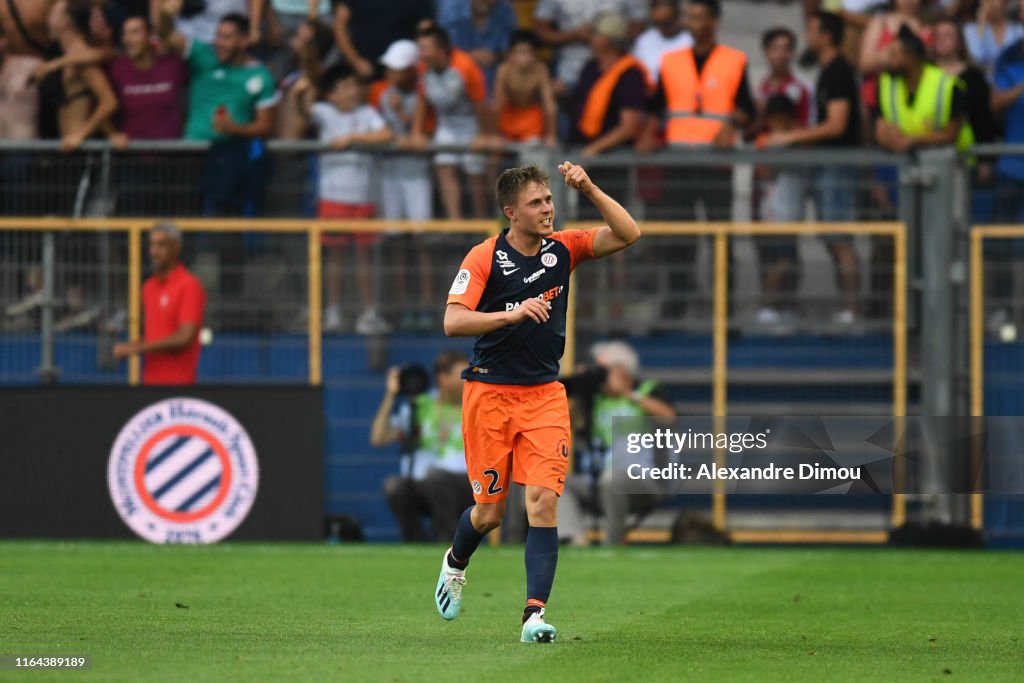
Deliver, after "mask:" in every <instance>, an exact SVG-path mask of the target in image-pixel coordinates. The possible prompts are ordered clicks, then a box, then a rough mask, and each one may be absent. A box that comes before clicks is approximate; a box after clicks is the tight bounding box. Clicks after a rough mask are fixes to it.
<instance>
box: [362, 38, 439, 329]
mask: <svg viewBox="0 0 1024 683" xmlns="http://www.w3.org/2000/svg"><path fill="white" fill-rule="evenodd" d="M380 61H381V64H383V65H384V67H385V69H386V79H387V80H386V81H385V85H384V88H383V89H382V90H381V92H380V95H379V98H378V101H377V108H378V109H379V110H380V113H381V116H383V117H384V120H385V121H387V124H388V127H389V128H391V131H392V133H393V134H394V136H395V138H396V139H397V141H398V146H399V147H402V148H405V147H408V146H409V145H410V140H409V136H410V135H411V134H412V124H413V120H414V119H415V117H416V106H417V102H418V99H419V95H418V93H417V86H418V82H419V75H418V74H417V72H416V65H417V62H418V61H419V49H418V48H417V47H416V43H414V42H413V41H411V40H396V41H395V42H393V43H392V44H391V45H390V46H389V47H388V49H387V51H386V52H385V53H384V56H383V57H381V58H380ZM380 173H381V206H380V208H381V212H382V214H383V216H384V218H386V219H388V220H411V221H427V220H430V219H431V218H432V217H433V213H434V210H433V205H434V194H433V189H434V188H433V183H432V182H431V177H430V160H429V159H428V158H427V157H425V156H423V155H418V154H393V155H391V154H389V155H385V156H384V157H383V158H382V159H381V160H380ZM443 239H444V238H443V236H437V235H422V234H409V233H404V234H398V235H393V236H391V237H389V244H390V245H393V247H389V251H390V252H391V253H392V254H394V257H395V258H396V259H397V261H398V264H399V267H397V268H394V269H393V273H392V278H391V282H392V290H391V299H392V300H393V301H397V302H400V305H401V308H402V312H401V318H400V321H399V325H400V326H401V327H402V328H403V329H411V328H419V329H422V330H428V329H433V326H434V321H433V315H432V314H431V312H432V310H433V309H434V303H435V301H434V280H433V278H432V277H431V274H432V272H433V263H434V262H435V260H436V259H437V258H438V257H440V256H441V253H440V251H441V249H443V247H442V246H441V245H439V241H443ZM410 261H411V262H415V263H418V265H419V267H418V268H417V267H415V266H411V265H410V266H408V267H407V264H408V263H409V262H410ZM414 275H415V278H416V279H417V280H418V285H419V286H418V287H417V288H416V289H417V292H416V294H415V295H411V294H407V289H408V288H407V287H406V281H407V279H408V278H411V277H413V276H414Z"/></svg>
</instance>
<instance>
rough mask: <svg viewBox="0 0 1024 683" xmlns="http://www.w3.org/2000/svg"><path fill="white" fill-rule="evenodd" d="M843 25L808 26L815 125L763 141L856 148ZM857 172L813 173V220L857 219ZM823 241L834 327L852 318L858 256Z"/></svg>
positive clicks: (856, 101)
mask: <svg viewBox="0 0 1024 683" xmlns="http://www.w3.org/2000/svg"><path fill="white" fill-rule="evenodd" d="M843 28H844V27H843V20H842V18H841V17H840V16H839V15H838V14H833V13H832V12H818V13H816V14H814V15H812V16H811V18H810V20H808V22H807V49H808V50H809V51H810V53H811V54H813V55H814V56H815V57H816V59H817V60H818V64H819V66H820V67H821V68H820V71H819V72H818V80H817V82H816V83H815V87H814V93H815V100H816V104H815V112H816V116H817V123H816V125H813V126H811V127H810V128H806V129H803V130H793V131H786V132H776V133H773V134H771V135H769V136H768V139H767V144H768V145H769V146H779V147H784V146H789V145H810V146H816V147H857V146H859V145H860V138H861V135H860V128H861V124H860V121H861V116H860V97H859V94H858V87H857V74H856V72H855V71H854V69H853V66H852V65H851V64H850V62H849V61H847V59H846V57H844V56H843V55H842V53H841V52H840V51H839V46H840V45H842V44H843ZM856 183H857V169H855V168H849V167H844V166H824V167H822V168H819V169H815V172H814V183H813V184H814V189H815V199H816V200H817V209H818V219H819V220H822V221H853V220H855V219H856V204H855V201H854V200H855V194H856V192H855V190H856ZM822 239H824V241H825V244H826V246H827V247H828V249H829V251H830V253H831V256H832V260H833V262H834V264H835V269H836V282H837V285H838V288H839V291H840V293H841V296H842V304H841V305H842V308H841V309H840V310H839V311H837V312H836V314H835V315H834V316H833V318H834V322H836V323H839V324H842V325H849V324H852V323H853V322H854V321H855V320H856V316H857V292H858V290H859V288H860V285H859V272H858V261H857V252H856V251H854V248H853V238H852V237H851V236H850V235H838V234H836V235H826V236H824V237H823V238H822Z"/></svg>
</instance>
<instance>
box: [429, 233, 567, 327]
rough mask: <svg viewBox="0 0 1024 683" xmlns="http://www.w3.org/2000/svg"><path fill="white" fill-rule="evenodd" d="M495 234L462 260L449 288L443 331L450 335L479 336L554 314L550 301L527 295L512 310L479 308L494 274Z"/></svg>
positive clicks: (539, 321) (542, 319)
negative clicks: (485, 309) (488, 281)
mask: <svg viewBox="0 0 1024 683" xmlns="http://www.w3.org/2000/svg"><path fill="white" fill-rule="evenodd" d="M494 242H495V238H493V237H492V238H490V239H488V240H486V241H484V242H482V243H481V244H478V245H477V246H475V247H473V248H472V249H471V250H470V252H469V253H468V254H466V258H465V259H463V261H462V266H461V267H460V268H459V273H458V275H456V276H455V281H454V282H453V283H452V288H451V290H449V292H448V307H447V308H446V309H445V311H444V333H445V335H447V336H449V337H479V336H480V335H482V334H487V333H488V332H493V331H494V330H500V329H501V328H503V327H507V326H509V325H517V324H519V323H521V322H524V321H526V320H528V319H529V320H533V321H534V322H535V323H542V322H544V321H546V320H547V319H548V317H549V316H550V315H551V313H550V311H551V304H550V303H548V302H547V301H542V300H540V299H527V300H526V301H524V302H522V303H521V304H520V305H519V306H517V307H515V308H514V309H513V310H511V311H491V312H486V313H485V312H483V311H478V310H476V308H477V306H479V305H480V299H481V298H483V295H484V289H485V288H486V286H487V280H488V279H489V278H490V276H491V262H492V261H493V256H494Z"/></svg>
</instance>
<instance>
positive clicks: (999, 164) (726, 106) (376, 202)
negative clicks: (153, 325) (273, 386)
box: [0, 0, 1024, 330]
mask: <svg viewBox="0 0 1024 683" xmlns="http://www.w3.org/2000/svg"><path fill="white" fill-rule="evenodd" d="M721 5H722V3H721V2H719V0H688V2H678V1H677V0H433V1H431V0H388V2H385V3H381V2H370V1H369V0H59V1H57V2H55V3H54V4H53V5H52V7H51V9H50V12H49V15H48V16H47V19H46V21H47V29H48V32H49V35H50V37H51V39H52V44H51V45H50V46H49V48H48V55H47V57H46V58H43V57H39V56H26V55H15V54H9V50H8V44H9V41H8V40H7V38H6V37H0V133H2V137H3V138H5V139H14V140H19V139H21V140H29V139H38V138H43V139H46V138H49V139H59V140H60V144H61V147H62V149H64V150H67V151H70V150H74V149H76V148H78V147H79V146H80V145H81V144H82V142H83V141H84V140H86V139H89V138H94V137H99V138H104V137H105V138H107V139H109V140H110V142H111V143H112V144H113V145H114V146H115V148H122V149H123V148H124V147H125V146H126V145H127V144H128V143H130V142H131V141H133V140H168V139H177V138H181V139H186V140H199V141H208V142H210V143H211V147H210V151H209V153H208V154H207V157H206V159H205V162H204V166H203V170H202V174H201V176H202V177H201V179H200V181H199V185H200V191H199V194H200V195H201V200H200V207H201V211H202V213H203V214H204V215H246V216H253V215H259V214H260V213H261V211H262V206H261V205H262V202H263V201H264V198H265V196H266V190H267V185H268V182H269V178H270V177H271V171H270V160H269V158H268V157H269V155H268V153H267V151H266V149H265V145H264V142H265V141H266V140H268V139H275V138H277V139H292V140H297V139H305V138H311V139H319V140H321V141H323V142H325V143H327V144H329V145H330V147H331V148H332V149H333V150H334V151H333V152H332V153H324V154H322V155H320V158H319V168H316V169H314V175H315V176H316V181H315V182H316V184H317V192H316V195H317V196H316V202H315V207H316V208H315V211H316V213H317V215H319V216H321V217H337V218H369V217H374V216H377V215H380V216H382V217H384V218H389V219H402V218H407V219H427V218H431V217H435V216H437V217H445V218H451V219H457V218H463V217H474V218H483V217H486V216H489V215H493V213H494V211H493V208H494V207H493V206H492V201H493V200H492V199H491V198H490V197H489V193H488V191H487V188H488V187H489V185H490V184H491V183H490V182H489V180H490V179H492V178H493V177H494V176H495V174H496V172H497V170H498V163H499V162H498V161H497V157H496V156H495V154H496V153H497V151H498V150H500V149H502V148H503V147H504V146H505V145H507V144H509V143H527V144H537V145H549V146H555V145H561V146H567V147H571V148H573V149H574V150H576V153H577V156H578V158H581V159H583V160H584V163H585V160H586V159H587V158H588V157H594V156H596V155H601V154H605V153H607V152H611V151H617V150H628V151H632V152H635V153H638V154H645V153H649V152H652V151H653V150H656V149H659V148H661V147H666V146H667V147H670V148H671V147H693V146H709V147H734V146H738V145H754V146H758V147H797V146H805V147H806V146H820V147H857V146H867V145H877V146H879V147H881V148H884V149H888V150H892V151H898V152H900V151H906V150H908V149H911V148H914V147H921V146H930V145H946V144H955V145H957V146H958V147H966V146H969V145H970V144H972V143H975V142H993V141H998V140H1004V141H1006V142H1021V141H1024V100H1022V99H1021V94H1022V93H1024V24H1022V20H1024V3H1022V4H1019V5H1018V4H1017V3H1013V2H1010V1H1009V0H931V1H929V0H892V2H888V3H886V2H880V1H879V0H821V1H817V2H816V1H814V0H805V2H804V3H803V5H804V11H805V14H806V17H807V19H808V24H807V32H806V36H803V35H801V36H798V35H797V33H796V32H795V31H793V30H792V29H791V28H788V27H781V26H780V27H769V28H768V29H767V30H766V31H765V32H764V35H763V40H762V48H763V51H762V54H747V53H745V52H744V51H742V50H740V49H737V48H735V47H731V46H729V45H727V44H724V43H721V42H719V34H720V30H721V29H722V28H723V27H722V26H721V24H722V23H723V19H722V6H721ZM801 43H803V45H802V46H801ZM39 47H46V46H39ZM801 55H803V56H802V57H801ZM798 58H799V59H800V60H801V61H803V62H804V63H805V66H813V65H815V64H816V66H817V68H818V75H817V82H816V83H815V84H813V85H812V84H811V83H808V82H807V81H805V80H804V79H803V78H801V77H800V76H798V75H796V70H795V62H796V61H797V60H798ZM752 62H753V63H756V64H758V65H761V64H763V65H766V66H767V75H766V76H765V77H764V78H763V79H761V80H760V81H759V82H753V81H752V79H751V77H750V70H751V69H750V65H751V63H752ZM429 143H434V144H435V145H441V146H447V148H445V149H442V150H439V151H437V152H436V153H434V154H433V156H432V159H431V158H430V157H429V156H427V155H426V153H425V151H426V150H427V149H428V144H429ZM375 145H377V146H383V145H391V146H393V147H397V148H398V149H400V150H409V152H410V153H409V154H408V155H389V156H387V157H386V158H385V161H384V162H383V163H381V164H376V163H375V161H374V156H373V155H372V154H371V153H370V152H371V149H370V148H371V147H372V146H375ZM452 148H455V149H452ZM431 162H432V163H431ZM12 163H13V164H14V165H15V166H17V164H19V163H21V164H23V163H24V161H23V160H22V161H18V160H16V159H15V160H13V161H12V160H10V159H7V160H5V164H4V165H5V166H7V167H8V168H6V169H5V171H4V173H5V175H6V174H9V173H11V170H10V166H11V164H12ZM641 170H642V171H644V172H646V173H648V174H651V175H650V177H646V176H645V178H644V181H645V185H646V186H647V187H646V193H645V196H644V197H643V199H644V201H646V202H649V203H650V204H652V205H658V204H659V202H660V203H662V204H665V205H666V206H665V207H663V208H667V209H668V210H670V213H671V215H672V216H673V217H676V218H678V219H688V218H711V219H723V218H724V219H728V218H729V216H730V212H731V211H732V206H733V205H732V197H731V183H730V181H729V178H730V174H731V171H730V170H729V169H728V168H695V169H681V170H679V171H678V172H675V171H674V174H675V175H674V176H673V178H672V182H673V183H681V184H683V185H685V184H686V183H687V182H689V181H692V182H693V183H695V184H696V183H700V185H699V186H700V187H702V188H706V189H707V191H706V192H701V193H700V196H699V197H696V198H695V199H689V198H681V197H679V196H678V193H672V192H667V191H664V188H666V187H668V184H667V183H666V184H665V185H664V186H663V188H662V191H661V192H660V193H659V192H658V191H657V190H658V186H659V182H663V181H662V180H661V179H660V177H659V176H658V172H659V169H641ZM688 174H689V175H692V176H693V177H692V178H689V177H688ZM893 174H894V171H893V170H892V169H876V170H875V171H874V172H873V176H872V178H870V179H868V184H869V185H872V186H873V189H872V191H871V202H870V203H871V205H872V207H873V208H872V213H871V215H870V216H867V215H864V214H865V212H863V211H861V212H859V214H860V215H858V208H857V206H855V202H856V194H855V192H853V191H852V189H853V188H855V187H857V186H858V184H859V183H860V182H861V181H863V180H864V177H863V174H861V175H860V176H858V175H857V174H856V171H855V169H850V168H840V167H831V168H827V169H823V170H821V171H820V172H816V173H814V174H806V173H801V172H797V171H792V172H789V171H784V170H766V169H761V170H759V171H758V176H757V178H758V183H757V192H756V202H755V203H756V208H755V210H754V214H755V216H756V217H758V218H761V219H765V220H773V221H791V220H799V219H800V218H801V216H802V215H803V211H804V207H805V197H807V196H812V197H813V198H814V199H815V200H816V207H817V214H816V215H817V217H818V218H819V220H835V221H846V220H856V219H858V218H866V217H875V218H877V217H891V216H894V215H895V204H896V198H895V196H894V190H893V189H892V188H893V187H895V186H896V183H895V182H894V178H893ZM973 174H974V176H975V187H976V188H981V189H983V190H984V192H988V193H989V195H990V198H991V201H990V202H989V203H988V204H987V205H985V204H983V203H980V202H977V201H976V202H975V204H976V207H975V208H976V217H979V218H981V219H983V220H984V219H986V218H987V219H996V220H1000V221H1005V222H1012V221H1017V220H1019V219H1021V218H1024V211H1022V210H1021V209H1022V206H1024V204H1022V202H1021V201H1020V197H1022V196H1024V193H1022V192H1021V191H1020V190H1021V184H1022V183H1024V163H1022V162H1021V159H1020V158H1014V157H1005V158H1000V159H998V160H996V161H994V162H990V161H989V160H985V159H982V160H980V163H977V164H976V165H975V167H974V169H973ZM140 178H142V179H143V180H144V179H145V169H142V172H141V173H140V176H139V177H133V178H126V179H124V182H126V183H132V182H135V183H136V184H138V185H139V186H140V188H141V187H142V185H144V184H145V183H143V182H141V180H140ZM152 184H153V183H150V185H152ZM435 188H436V192H437V198H438V201H437V203H436V204H435V199H434V197H435V194H434V193H435ZM140 191H142V190H141V189H140ZM154 201H155V202H157V203H158V202H159V199H158V198H154ZM687 204H692V206H690V205H687ZM986 207H987V208H986ZM652 213H653V212H652ZM663 213H664V212H663ZM354 243H355V252H356V260H355V263H356V266H357V268H356V270H359V271H360V272H358V273H357V277H356V284H357V288H358V290H359V295H360V299H361V303H362V305H363V306H364V309H366V310H365V311H364V312H365V313H366V314H367V315H366V316H364V318H366V319H365V320H364V323H365V324H364V325H362V328H363V329H364V330H371V329H381V328H382V327H381V326H382V325H383V321H381V320H380V319H379V317H378V316H376V314H375V313H374V312H373V310H372V301H371V293H370V289H371V287H370V273H369V269H368V268H366V267H365V264H366V262H367V256H366V249H367V247H368V246H369V245H370V244H371V242H370V241H368V240H363V239H360V238H358V237H357V238H356V239H355V240H354ZM346 244H348V241H347V240H346V239H342V238H328V239H327V241H326V242H325V246H326V247H327V254H328V258H327V268H326V272H327V279H328V294H327V298H328V304H329V305H328V308H327V315H328V318H327V319H326V326H327V329H332V328H334V327H337V325H338V324H340V323H339V320H338V319H337V315H336V314H335V313H334V312H336V311H337V310H339V308H340V284H339V283H340V273H341V261H340V258H341V250H342V247H343V246H344V245H346ZM826 245H827V247H828V251H829V253H830V255H831V257H832V259H833V262H834V263H835V266H836V273H837V286H838V288H839V290H840V292H841V296H842V298H843V302H842V304H841V310H839V311H838V312H837V314H836V316H837V317H836V320H838V321H840V322H850V321H852V320H853V319H854V318H855V317H856V316H858V315H859V314H861V313H863V311H858V310H857V308H858V304H857V301H856V292H857V290H858V288H859V275H858V264H857V257H856V255H855V254H854V250H853V248H852V246H851V243H850V240H849V239H844V238H841V237H830V238H828V239H827V240H826ZM795 250H796V247H795V239H792V240H786V239H771V240H767V241H759V242H758V256H759V261H760V266H761V285H762V290H763V291H762V302H761V306H760V308H761V311H760V314H759V315H760V317H761V318H762V319H763V321H764V322H773V321H777V320H778V319H780V317H784V316H786V315H788V313H789V312H788V311H787V310H786V305H787V304H786V301H791V300H792V293H793V290H794V288H795V283H796V281H797V277H796V274H795V273H794V270H795V268H796V265H795V261H796V255H795V253H796V252H795ZM672 251H673V253H672V256H673V260H674V262H676V263H681V264H692V262H693V258H694V256H693V247H692V246H686V245H682V246H678V247H673V248H672ZM881 261H884V258H882V259H881ZM360 264H362V266H363V267H362V269H361V270H360ZM691 271H692V268H689V267H682V268H678V269H677V271H676V272H674V273H673V274H672V275H671V278H672V282H671V285H672V287H673V289H675V290H677V291H683V290H684V289H685V288H686V287H687V286H688V285H689V284H691V283H690V282H689V280H688V278H689V277H691V275H690V272H691ZM332 282H333V283H334V284H332ZM882 285H884V283H882ZM419 289H420V294H421V295H422V296H429V295H430V293H431V292H432V287H431V286H430V283H422V286H421V287H420V288H419ZM421 305H422V306H427V305H428V302H426V301H424V302H421ZM679 312H680V311H676V313H679ZM668 313H672V311H669V312H668Z"/></svg>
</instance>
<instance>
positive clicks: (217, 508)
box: [107, 398, 259, 543]
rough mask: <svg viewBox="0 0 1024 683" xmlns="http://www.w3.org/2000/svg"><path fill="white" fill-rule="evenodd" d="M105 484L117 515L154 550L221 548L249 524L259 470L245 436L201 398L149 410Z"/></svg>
mask: <svg viewBox="0 0 1024 683" xmlns="http://www.w3.org/2000/svg"><path fill="white" fill-rule="evenodd" d="M107 484H108V486H109V490H110V497H111V500H112V501H113V503H114V507H115V508H116V509H117V513H118V514H119V515H120V516H121V519H122V520H124V523H125V524H127V525H128V527H129V528H130V529H131V530H132V531H134V532H135V533H136V534H138V535H139V536H140V537H142V538H143V539H145V540H147V541H150V542H151V543H216V542H217V541H220V540H221V539H223V538H225V537H227V536H228V535H229V534H231V533H232V532H233V531H234V530H235V529H237V528H238V526H239V525H240V524H241V523H242V522H243V521H245V518H246V516H247V515H248V514H249V510H250V509H251V508H252V504H253V502H254V501H255V499H256V491H257V489H258V487H259V462H258V461H257V458H256V450H255V448H253V445H252V440H251V439H250V438H249V434H248V433H247V432H246V431H245V428H244V427H243V426H242V425H241V424H240V423H239V422H238V421H237V420H236V419H235V418H234V417H233V416H232V415H231V414H230V413H228V412H227V411H225V410H223V409H222V408H220V407H218V406H215V405H213V404H212V403H208V402H206V401H202V400H199V399H195V398H172V399H167V400H164V401H160V402H158V403H154V404H152V405H150V406H147V407H146V408H144V409H143V410H141V411H139V412H138V413H136V414H135V415H134V416H133V417H132V418H131V419H129V420H128V421H127V423H125V425H124V427H123V428H122V429H121V432H120V433H119V434H118V435H117V439H116V440H115V441H114V446H113V448H112V449H111V451H110V460H109V461H108V465H107Z"/></svg>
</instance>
